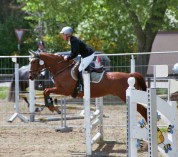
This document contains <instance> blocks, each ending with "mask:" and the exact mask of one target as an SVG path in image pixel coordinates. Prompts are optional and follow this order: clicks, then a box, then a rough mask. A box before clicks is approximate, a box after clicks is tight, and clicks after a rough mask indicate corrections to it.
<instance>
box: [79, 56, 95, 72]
mask: <svg viewBox="0 0 178 157" xmlns="http://www.w3.org/2000/svg"><path fill="white" fill-rule="evenodd" d="M94 57H95V53H93V54H92V55H90V56H88V57H85V58H81V63H80V65H79V68H78V70H79V72H81V71H82V70H85V69H86V68H87V67H88V65H89V64H90V63H91V62H92V61H93V58H94Z"/></svg>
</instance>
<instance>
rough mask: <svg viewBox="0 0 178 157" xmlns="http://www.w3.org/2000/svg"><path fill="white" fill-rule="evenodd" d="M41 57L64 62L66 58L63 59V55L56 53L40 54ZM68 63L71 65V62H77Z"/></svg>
mask: <svg viewBox="0 0 178 157" xmlns="http://www.w3.org/2000/svg"><path fill="white" fill-rule="evenodd" d="M40 55H43V56H48V57H50V58H51V59H53V60H56V61H59V60H64V57H63V55H61V54H55V53H40ZM68 62H69V63H71V62H76V61H75V60H70V61H68Z"/></svg>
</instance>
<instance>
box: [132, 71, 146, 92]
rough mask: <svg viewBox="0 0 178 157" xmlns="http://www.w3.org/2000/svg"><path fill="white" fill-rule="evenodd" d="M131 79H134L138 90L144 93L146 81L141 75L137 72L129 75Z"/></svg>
mask: <svg viewBox="0 0 178 157" xmlns="http://www.w3.org/2000/svg"><path fill="white" fill-rule="evenodd" d="M131 77H134V78H135V79H136V84H137V86H138V88H139V89H141V90H143V91H146V89H147V85H146V81H145V79H144V77H143V75H141V74H140V73H138V72H135V73H132V74H131Z"/></svg>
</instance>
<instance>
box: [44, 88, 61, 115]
mask: <svg viewBox="0 0 178 157" xmlns="http://www.w3.org/2000/svg"><path fill="white" fill-rule="evenodd" d="M58 92H59V90H58V89H57V88H56V87H53V88H46V89H45V90H44V92H43V94H44V96H45V97H47V96H49V95H50V94H51V93H55V94H59V93H58ZM45 99H46V98H45ZM47 99H48V98H47ZM45 105H46V106H47V107H48V109H49V110H50V111H52V112H54V111H56V112H57V113H59V114H60V113H61V112H60V110H59V108H58V107H55V106H54V104H53V103H52V104H50V105H49V104H48V103H47V104H46V100H45Z"/></svg>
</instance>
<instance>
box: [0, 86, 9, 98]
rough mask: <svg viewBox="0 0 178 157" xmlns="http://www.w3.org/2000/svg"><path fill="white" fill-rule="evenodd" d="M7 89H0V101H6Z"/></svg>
mask: <svg viewBox="0 0 178 157" xmlns="http://www.w3.org/2000/svg"><path fill="white" fill-rule="evenodd" d="M8 92H9V87H0V99H1V100H3V99H6V98H7V96H8Z"/></svg>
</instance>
